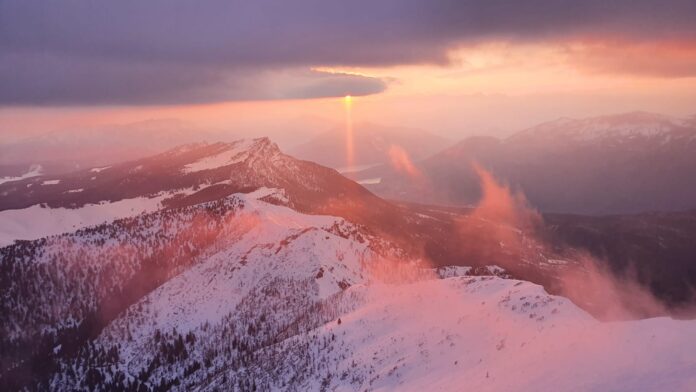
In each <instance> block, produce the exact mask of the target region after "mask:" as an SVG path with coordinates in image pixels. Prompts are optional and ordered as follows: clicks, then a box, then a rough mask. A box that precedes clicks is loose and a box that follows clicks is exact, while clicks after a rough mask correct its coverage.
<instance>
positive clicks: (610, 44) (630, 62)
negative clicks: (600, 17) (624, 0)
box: [567, 40, 696, 78]
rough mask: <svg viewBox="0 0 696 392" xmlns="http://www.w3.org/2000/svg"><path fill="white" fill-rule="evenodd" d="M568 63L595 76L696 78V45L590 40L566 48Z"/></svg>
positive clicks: (672, 42)
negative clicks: (601, 74) (598, 74)
mask: <svg viewBox="0 0 696 392" xmlns="http://www.w3.org/2000/svg"><path fill="white" fill-rule="evenodd" d="M567 55H568V60H569V61H570V63H571V64H573V65H575V66H577V67H578V68H579V69H580V70H582V71H586V72H592V73H609V74H632V75H639V76H646V77H668V78H683V77H695V76H696V42H693V41H652V42H625V41H622V40H590V41H582V42H580V43H573V44H570V45H568V47H567Z"/></svg>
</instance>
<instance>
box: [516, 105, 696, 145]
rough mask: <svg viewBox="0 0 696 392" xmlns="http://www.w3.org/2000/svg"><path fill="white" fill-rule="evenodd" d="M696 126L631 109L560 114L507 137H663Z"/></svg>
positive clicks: (694, 132) (576, 139)
mask: <svg viewBox="0 0 696 392" xmlns="http://www.w3.org/2000/svg"><path fill="white" fill-rule="evenodd" d="M689 129H690V130H691V131H692V132H690V133H691V135H692V136H696V129H694V127H693V124H691V123H690V122H689V121H687V120H682V119H677V118H671V117H668V116H664V115H659V114H652V113H644V112H633V113H624V114H617V115H610V116H599V117H591V118H585V119H572V118H567V117H564V118H560V119H558V120H555V121H550V122H546V123H543V124H540V125H538V126H535V127H532V128H529V129H527V130H524V131H522V132H519V133H517V134H515V135H512V136H511V137H510V138H508V141H520V140H524V139H539V138H541V139H545V140H546V139H561V140H564V141H567V142H569V141H574V142H591V141H597V140H606V139H613V140H634V139H646V138H647V139H666V140H669V139H671V137H672V134H673V133H674V132H677V131H684V130H689ZM663 141H664V140H663Z"/></svg>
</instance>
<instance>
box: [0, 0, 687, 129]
mask: <svg viewBox="0 0 696 392" xmlns="http://www.w3.org/2000/svg"><path fill="white" fill-rule="evenodd" d="M694 15H696V2H694V1H693V0H665V1H647V0H615V1H610V2H608V1H599V0H586V1H570V0H565V1H564V0H555V1H552V0H530V1H523V2H522V1H502V0H487V1H472V0H383V1H362V0H357V1H351V2H336V1H319V0H298V1H292V2H288V1H273V0H258V1H253V2H248V1H205V2H189V1H178V0H174V1H164V0H155V1H148V2H140V1H119V2H110V3H106V4H104V3H100V4H97V3H94V2H90V1H80V0H74V1H52V2H45V1H31V0H29V1H16V0H0V138H1V139H0V141H2V140H12V139H17V138H22V137H26V136H30V135H33V134H38V133H44V132H49V131H62V132H69V131H70V130H75V129H84V128H89V127H99V126H108V125H113V124H127V123H132V122H138V121H144V120H157V119H177V120H181V121H184V122H186V123H189V124H192V128H193V129H195V128H196V127H200V128H206V129H207V128H215V129H229V130H230V131H231V132H239V133H240V134H245V135H246V134H263V133H273V132H276V133H277V132H283V126H284V125H285V124H289V123H292V124H293V126H292V127H289V128H291V129H290V130H288V131H286V132H294V129H297V128H298V127H302V126H304V127H305V128H312V129H311V131H312V132H314V131H320V130H324V128H329V127H330V126H332V124H339V123H341V121H343V118H344V108H343V99H342V98H343V97H344V96H345V95H351V96H353V97H354V98H353V105H352V115H353V116H354V117H355V118H354V121H355V122H360V121H369V122H374V123H379V124H386V125H399V126H409V127H416V128H422V129H427V130H428V131H430V132H434V133H438V134H441V135H444V136H448V137H451V138H455V139H456V138H459V137H463V136H466V135H471V134H490V135H505V134H509V133H510V132H513V131H516V130H519V129H522V128H524V127H527V126H531V125H534V124H536V123H539V122H542V121H547V120H553V119H555V118H558V117H564V116H568V117H585V116H591V115H601V114H608V113H617V112H626V111H635V110H642V111H650V112H659V113H664V114H669V115H674V116H688V115H694V114H696V109H694V107H693V103H694V102H696V24H695V23H693V16H694ZM314 128H316V130H315V129H314Z"/></svg>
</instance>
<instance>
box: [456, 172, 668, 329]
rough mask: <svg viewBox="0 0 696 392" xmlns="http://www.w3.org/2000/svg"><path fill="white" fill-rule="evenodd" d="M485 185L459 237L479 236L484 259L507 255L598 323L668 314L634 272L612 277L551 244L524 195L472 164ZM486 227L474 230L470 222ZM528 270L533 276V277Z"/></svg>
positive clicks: (505, 263)
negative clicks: (501, 254)
mask: <svg viewBox="0 0 696 392" xmlns="http://www.w3.org/2000/svg"><path fill="white" fill-rule="evenodd" d="M472 166H473V169H474V171H475V172H476V173H477V175H478V176H479V179H480V183H481V194H482V196H481V200H480V201H479V202H478V205H477V206H476V208H475V209H474V211H473V212H472V214H471V215H470V216H469V217H468V218H469V224H467V225H460V235H474V236H478V237H479V240H478V244H479V246H480V249H479V252H480V253H481V254H482V255H490V256H493V255H496V254H498V253H499V252H500V251H502V252H503V253H504V254H506V255H507V256H508V257H505V258H504V259H503V260H502V261H501V259H499V258H498V259H496V262H498V263H500V264H501V266H502V267H504V268H506V269H509V270H510V271H512V272H513V273H517V274H520V275H522V276H524V277H525V278H526V277H530V278H531V279H533V280H534V281H541V282H543V283H544V285H545V286H546V287H547V289H548V290H550V291H552V292H557V293H559V294H561V295H564V296H566V297H568V298H570V299H571V300H573V302H575V303H576V304H578V305H580V306H581V307H583V308H585V309H586V310H588V311H590V312H591V313H592V314H593V315H594V316H595V317H598V318H600V319H628V318H642V317H650V316H656V315H664V314H667V313H668V312H667V309H666V307H665V306H664V304H663V303H662V302H661V301H660V300H658V299H657V298H655V296H654V295H653V294H652V293H651V292H650V290H649V289H647V288H646V287H645V286H644V285H642V284H641V283H640V282H638V280H637V279H636V277H635V274H632V273H631V272H630V271H631V270H630V269H629V270H628V271H627V272H625V273H622V274H621V275H619V274H617V273H612V271H610V270H609V269H608V268H607V267H606V266H607V265H608V263H607V262H606V261H602V260H599V259H597V258H595V257H594V256H592V255H590V254H589V252H587V251H585V250H582V249H575V248H571V247H569V246H566V245H563V244H560V245H559V244H557V243H554V244H551V243H549V242H548V241H547V240H546V239H545V237H544V235H543V233H544V232H547V230H548V228H547V227H545V224H544V220H543V218H542V216H541V214H539V213H538V212H537V211H536V210H534V209H533V208H532V207H530V206H529V204H528V202H527V200H526V198H525V197H524V195H523V194H522V193H521V192H519V191H516V192H513V191H512V190H511V189H510V187H509V186H507V185H504V184H501V183H500V182H499V181H498V180H496V178H495V177H494V176H493V174H492V173H491V172H489V171H487V170H486V169H484V168H483V167H481V166H480V165H479V164H477V163H472ZM471 219H474V221H476V220H478V221H482V222H485V223H486V224H482V225H478V226H472V225H471V224H470V222H471V221H470V220H471ZM530 268H532V269H533V270H534V272H530Z"/></svg>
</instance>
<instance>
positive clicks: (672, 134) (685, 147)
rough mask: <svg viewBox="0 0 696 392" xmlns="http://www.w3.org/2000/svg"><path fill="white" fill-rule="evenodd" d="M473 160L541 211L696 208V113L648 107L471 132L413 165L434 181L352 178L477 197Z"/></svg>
mask: <svg viewBox="0 0 696 392" xmlns="http://www.w3.org/2000/svg"><path fill="white" fill-rule="evenodd" d="M472 163H476V164H478V165H480V166H482V167H483V168H485V169H487V170H490V171H491V172H493V174H494V175H495V176H496V177H498V178H500V179H502V180H503V181H505V182H507V183H509V185H510V186H511V187H512V188H513V189H514V190H517V191H521V192H522V193H524V195H525V196H526V197H527V199H528V200H529V201H530V202H531V204H532V205H533V206H535V207H537V208H538V209H540V210H541V211H544V212H565V213H578V214H622V213H637V212H646V211H679V210H686V209H692V208H696V181H694V173H696V120H695V119H694V118H689V119H672V118H669V117H666V116H661V115H655V114H648V113H642V112H637V113H628V114H621V115H612V116H601V117H594V118H588V119H581V120H574V119H560V120H556V121H552V122H548V123H544V124H541V125H539V126H536V127H533V128H530V129H527V130H524V131H522V132H519V133H517V134H514V135H512V136H510V137H508V138H505V139H497V138H493V137H471V138H468V139H465V140H463V141H461V142H460V143H458V144H457V145H455V146H453V147H451V148H448V149H446V150H444V151H442V152H439V153H437V154H434V155H432V156H430V157H428V158H425V159H423V160H420V161H419V162H417V163H416V164H415V166H416V167H417V169H418V170H419V171H420V172H421V173H422V175H423V177H424V178H425V179H426V181H427V184H426V185H423V183H422V182H418V181H413V178H412V177H411V176H409V175H407V174H405V173H403V172H402V171H399V170H397V169H396V168H394V167H392V166H390V165H382V166H380V167H374V168H370V169H366V170H364V171H362V172H359V173H354V174H352V175H351V178H354V179H356V180H358V181H361V180H362V181H366V180H367V182H365V186H366V187H367V188H368V189H370V190H372V191H373V192H376V193H377V194H379V195H380V196H382V197H386V198H392V199H401V200H410V201H418V202H426V203H435V204H438V203H440V204H450V205H471V204H475V203H476V202H477V200H478V199H479V197H480V189H479V179H478V176H477V174H476V172H475V170H474V169H473V165H472Z"/></svg>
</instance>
